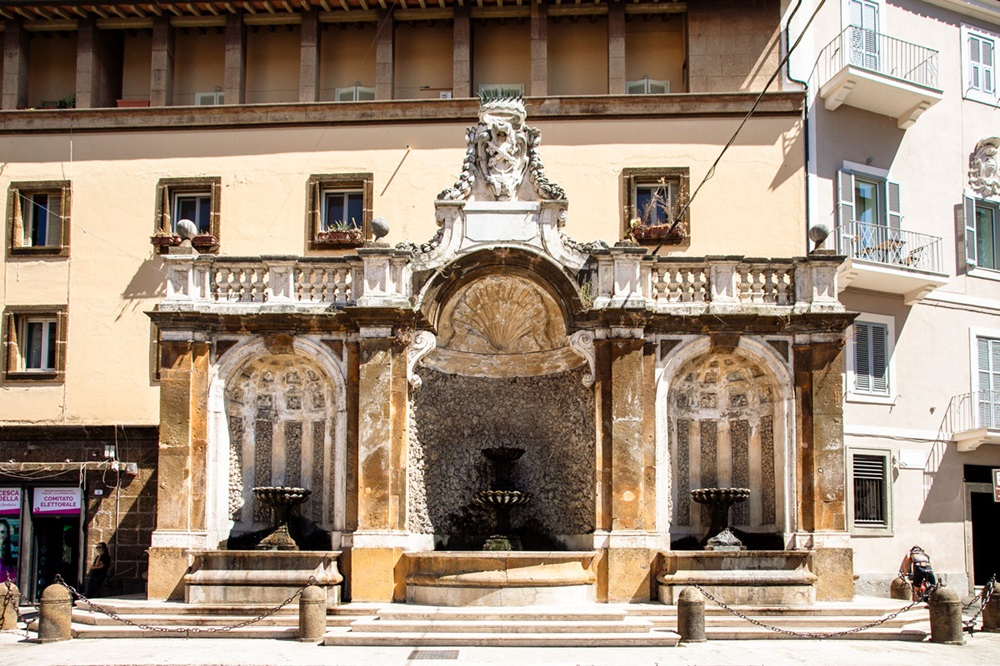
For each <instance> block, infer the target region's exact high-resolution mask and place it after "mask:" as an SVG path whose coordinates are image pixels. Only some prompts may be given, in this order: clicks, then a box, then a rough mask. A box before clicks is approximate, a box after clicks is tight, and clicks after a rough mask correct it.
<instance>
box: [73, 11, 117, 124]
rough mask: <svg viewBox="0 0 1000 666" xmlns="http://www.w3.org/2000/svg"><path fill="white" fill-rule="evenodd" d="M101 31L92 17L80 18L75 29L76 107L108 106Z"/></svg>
mask: <svg viewBox="0 0 1000 666" xmlns="http://www.w3.org/2000/svg"><path fill="white" fill-rule="evenodd" d="M101 37H102V35H101V32H100V31H99V30H98V29H97V22H96V21H95V20H94V19H92V18H91V19H82V20H80V21H79V22H78V27H77V30H76V108H78V109H92V108H95V107H100V106H109V104H108V101H107V95H106V85H107V83H106V81H105V78H106V77H105V74H106V72H105V71H104V67H105V64H106V63H105V58H103V57H102V56H103V53H102V48H101Z"/></svg>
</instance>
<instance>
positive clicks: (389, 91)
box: [375, 9, 396, 99]
mask: <svg viewBox="0 0 1000 666" xmlns="http://www.w3.org/2000/svg"><path fill="white" fill-rule="evenodd" d="M377 25H378V28H377V29H378V34H377V36H376V37H375V99H392V97H393V93H394V88H395V76H396V63H395V60H394V55H393V45H394V44H395V40H396V24H395V20H394V19H393V17H392V12H391V11H386V10H384V9H380V10H379V11H378V23H377Z"/></svg>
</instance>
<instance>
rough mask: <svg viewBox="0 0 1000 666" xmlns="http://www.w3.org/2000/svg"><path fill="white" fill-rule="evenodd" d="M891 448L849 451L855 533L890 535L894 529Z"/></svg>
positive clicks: (850, 498) (849, 495) (852, 527)
mask: <svg viewBox="0 0 1000 666" xmlns="http://www.w3.org/2000/svg"><path fill="white" fill-rule="evenodd" d="M891 463H892V457H891V453H890V452H889V451H883V450H878V449H860V450H859V449H854V450H851V451H850V455H849V470H848V474H849V477H850V481H849V483H850V489H851V491H850V493H849V494H848V515H850V517H851V532H853V533H855V534H859V533H860V534H866V533H868V534H880V535H888V534H891V531H892V492H891V491H892V487H891V484H890V478H891V477H890V476H889V474H890V470H891Z"/></svg>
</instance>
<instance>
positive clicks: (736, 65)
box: [687, 0, 782, 92]
mask: <svg viewBox="0 0 1000 666" xmlns="http://www.w3.org/2000/svg"><path fill="white" fill-rule="evenodd" d="M778 11H779V3H778V0H745V1H744V2H730V1H729V0H705V1H703V2H698V3H691V4H690V5H689V6H688V11H687V20H688V32H687V38H688V63H689V64H688V70H689V71H688V76H689V81H690V85H689V90H690V92H727V91H735V90H761V89H762V88H763V87H764V84H765V83H766V82H767V79H768V78H770V76H771V74H772V73H773V72H774V70H775V69H776V68H777V67H778V63H779V62H781V55H782V54H781V33H780V29H779V25H778V19H779V16H778ZM772 89H779V88H778V85H777V84H776V85H775V87H774V88H772Z"/></svg>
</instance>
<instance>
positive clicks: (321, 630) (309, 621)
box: [299, 585, 326, 643]
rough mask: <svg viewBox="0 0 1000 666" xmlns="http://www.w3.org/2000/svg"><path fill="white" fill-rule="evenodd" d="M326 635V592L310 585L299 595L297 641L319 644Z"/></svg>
mask: <svg viewBox="0 0 1000 666" xmlns="http://www.w3.org/2000/svg"><path fill="white" fill-rule="evenodd" d="M325 633H326V592H325V591H324V590H323V588H321V587H319V586H317V585H310V586H309V587H307V588H306V589H304V590H302V594H301V595H299V640H300V641H301V642H303V643H320V642H322V641H323V634H325Z"/></svg>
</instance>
